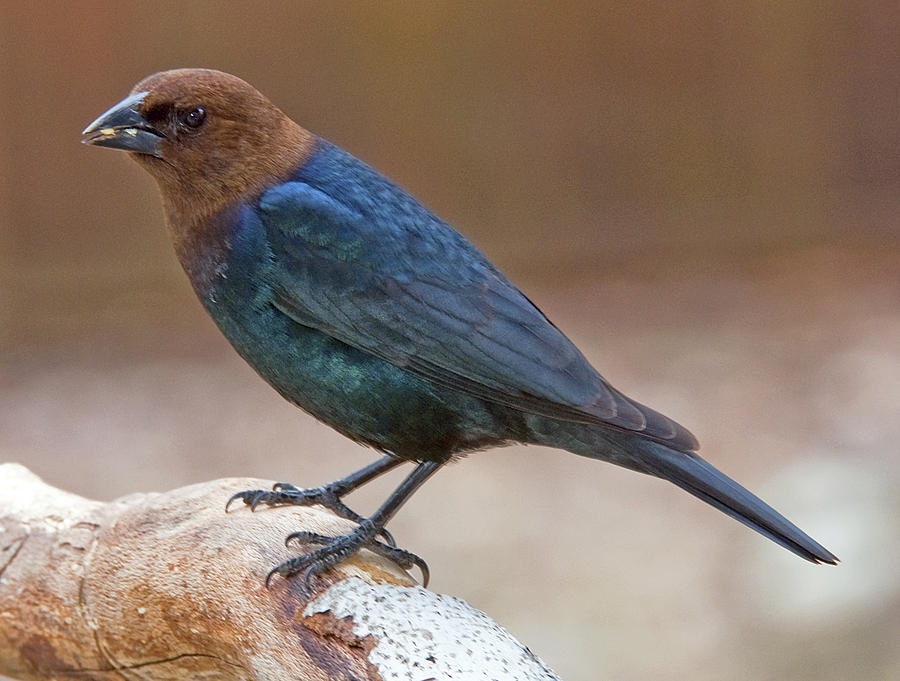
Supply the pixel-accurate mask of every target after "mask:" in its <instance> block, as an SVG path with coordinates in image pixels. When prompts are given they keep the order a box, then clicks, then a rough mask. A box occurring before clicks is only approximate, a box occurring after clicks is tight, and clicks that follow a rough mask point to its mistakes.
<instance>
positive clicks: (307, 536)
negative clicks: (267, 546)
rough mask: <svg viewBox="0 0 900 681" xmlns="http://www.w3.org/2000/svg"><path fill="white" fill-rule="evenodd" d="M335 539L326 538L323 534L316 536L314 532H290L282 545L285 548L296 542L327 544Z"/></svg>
mask: <svg viewBox="0 0 900 681" xmlns="http://www.w3.org/2000/svg"><path fill="white" fill-rule="evenodd" d="M334 539H335V537H326V536H325V535H324V534H317V533H315V532H306V531H304V530H301V531H299V532H291V533H290V534H289V535H288V536H287V537H285V538H284V545H285V546H287V545H288V544H290V543H291V542H292V541H297V542H300V543H302V544H328V543H330V542H331V541H333V540H334Z"/></svg>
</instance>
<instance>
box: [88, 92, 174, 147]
mask: <svg viewBox="0 0 900 681" xmlns="http://www.w3.org/2000/svg"><path fill="white" fill-rule="evenodd" d="M146 95H147V93H146V92H138V93H137V94H133V95H131V96H129V97H126V98H125V99H123V100H122V101H121V102H119V103H118V104H116V105H115V106H114V107H112V108H111V109H110V110H109V111H107V112H106V113H103V114H101V115H100V116H99V117H98V118H97V120H95V121H94V122H93V123H91V124H90V125H89V126H88V127H86V128H85V129H84V132H82V133H81V135H82V137H81V141H82V143H83V144H93V145H94V146H97V147H109V148H110V149H122V150H124V151H136V152H138V153H139V154H149V155H150V156H156V157H157V158H162V155H161V153H160V150H159V143H160V142H161V141H162V140H164V139H165V135H163V134H162V133H161V132H160V131H159V130H157V129H155V128H154V127H153V126H152V125H150V124H149V123H148V122H147V121H146V119H145V118H144V117H143V115H141V112H140V106H141V103H142V102H143V101H144V97H145V96H146Z"/></svg>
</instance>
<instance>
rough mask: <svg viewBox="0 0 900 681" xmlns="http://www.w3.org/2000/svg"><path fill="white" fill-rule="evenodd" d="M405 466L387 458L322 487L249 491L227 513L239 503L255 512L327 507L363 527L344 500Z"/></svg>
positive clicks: (237, 496)
mask: <svg viewBox="0 0 900 681" xmlns="http://www.w3.org/2000/svg"><path fill="white" fill-rule="evenodd" d="M401 463H404V461H403V459H398V458H397V457H394V456H383V457H382V458H380V459H378V461H375V462H373V463H371V464H369V465H368V466H366V467H365V468H361V469H360V470H358V471H356V472H355V473H351V474H350V475H348V476H347V477H344V478H341V479H340V480H335V481H334V482H331V483H328V484H327V485H323V486H322V487H311V488H309V489H300V488H298V487H295V486H294V485H291V484H289V483H287V482H276V483H275V485H273V487H272V489H271V490H266V489H253V490H245V491H243V492H238V493H237V494H235V495H234V496H232V497H231V498H230V499H229V500H228V503H227V504H225V510H226V511H227V510H228V508H229V507H230V506H231V504H232V503H233V502H235V501H237V500H238V499H240V500H241V501H243V502H244V503H245V504H246V505H247V506H249V507H250V508H251V509H252V510H254V511H255V510H256V507H257V506H259V505H260V504H264V505H266V506H316V505H318V506H324V507H325V508H327V509H329V510H330V511H332V512H333V513H334V514H335V515H338V516H340V517H341V518H346V519H347V520H352V521H353V522H355V523H361V522H362V521H363V520H365V518H363V516H361V515H359V513H357V512H356V511H354V510H353V509H351V508H350V507H349V506H347V505H346V504H345V503H344V502H343V501H341V497H343V496H344V495H346V494H349V493H350V492H352V491H353V490H355V489H357V488H358V487H362V486H363V485H365V484H366V483H367V482H369V481H370V480H374V479H375V478H377V477H378V476H379V475H382V474H383V473H387V472H388V471H389V470H392V469H394V468H396V467H397V466H399V465H400V464H401ZM381 534H382V536H384V538H385V539H386V540H387V542H388V543H389V544H390V545H391V546H394V539H393V537H391V535H390V533H388V532H387V530H384V531H382V532H381Z"/></svg>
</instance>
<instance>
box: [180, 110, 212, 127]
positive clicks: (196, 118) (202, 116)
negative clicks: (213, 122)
mask: <svg viewBox="0 0 900 681" xmlns="http://www.w3.org/2000/svg"><path fill="white" fill-rule="evenodd" d="M205 121H206V109H204V108H203V107H202V106H195V107H194V108H192V109H188V110H187V111H183V112H182V113H181V122H182V124H183V125H185V126H187V127H188V128H199V127H200V126H201V125H203V123H204V122H205Z"/></svg>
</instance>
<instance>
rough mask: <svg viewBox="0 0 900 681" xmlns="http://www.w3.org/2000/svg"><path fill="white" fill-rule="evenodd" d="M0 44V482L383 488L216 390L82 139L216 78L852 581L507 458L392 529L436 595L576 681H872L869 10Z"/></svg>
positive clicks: (196, 311) (899, 230)
mask: <svg viewBox="0 0 900 681" xmlns="http://www.w3.org/2000/svg"><path fill="white" fill-rule="evenodd" d="M0 11H2V16H0V57H2V59H0V95H2V96H0V114H2V116H0V120H2V124H0V178H2V185H0V192H2V193H0V459H2V460H15V461H20V462H22V463H24V464H25V465H27V466H29V467H30V468H31V469H32V470H34V471H35V472H36V473H38V474H40V475H41V476H43V477H44V478H45V479H46V480H47V481H48V482H50V483H52V484H54V485H57V486H61V487H64V488H66V489H69V490H71V491H74V492H78V493H81V494H84V495H87V496H92V497H96V498H100V499H111V498H113V497H116V496H119V495H123V494H128V493H130V492H135V491H147V490H159V489H168V488H172V487H175V486H179V485H184V484H188V483H191V482H196V481H200V480H206V479H212V478H217V477H223V476H241V475H246V476H258V477H269V478H273V479H284V480H289V481H291V482H294V483H297V484H301V485H314V484H318V483H321V482H324V481H327V480H331V479H334V478H336V477H339V476H341V475H343V474H345V473H347V472H349V471H351V470H354V469H356V468H358V467H360V466H362V465H364V464H365V463H367V462H368V461H370V460H371V458H372V457H373V456H374V453H373V452H369V451H366V450H364V449H361V448H359V447H357V446H356V445H354V444H352V443H350V442H349V441H346V440H344V439H343V438H341V437H340V436H338V435H336V434H335V433H333V432H332V431H330V430H329V429H328V428H327V427H325V426H323V425H320V424H318V423H316V422H314V421H313V420H312V419H311V418H309V417H307V416H306V415H304V414H302V413H300V412H299V411H297V410H296V409H294V408H293V407H291V406H290V405H288V404H286V403H285V402H283V401H282V400H281V398H280V397H278V395H277V394H276V393H275V392H274V391H272V390H271V389H270V388H268V387H267V386H266V385H265V384H264V383H262V381H261V380H259V379H258V378H257V377H256V376H255V375H254V374H253V373H252V371H251V370H250V369H249V368H248V367H247V366H246V365H244V364H243V363H242V362H241V360H240V359H239V358H238V357H237V356H236V355H235V354H234V352H233V351H232V350H231V349H230V348H229V347H228V345H227V343H226V342H225V340H224V339H223V338H222V337H221V336H220V335H219V333H218V331H217V330H216V329H215V328H214V327H213V325H212V322H211V321H209V320H208V319H207V318H206V317H205V315H204V314H203V312H202V310H201V308H200V306H199V304H198V303H197V302H196V301H195V300H194V298H193V294H192V293H191V292H190V290H189V287H188V285H187V282H186V280H185V278H184V276H183V274H181V272H180V271H179V270H178V266H177V264H176V263H175V260H174V257H173V256H172V254H171V252H170V248H169V246H168V244H167V243H166V242H165V236H164V233H163V229H162V227H161V215H160V209H159V206H158V200H157V198H156V195H155V189H154V188H153V186H152V182H151V181H150V179H149V178H148V177H146V176H145V175H144V174H143V173H142V172H141V171H140V170H139V169H138V168H136V167H135V166H134V164H132V163H130V162H129V161H128V159H127V158H125V157H124V155H121V154H115V153H112V152H108V151H103V150H97V149H88V148H83V147H81V146H79V145H78V143H77V140H78V132H79V131H80V130H81V128H83V127H84V125H85V124H87V123H88V122H89V121H90V120H91V119H92V118H93V117H94V116H96V115H97V114H99V113H100V112H101V111H102V110H104V109H105V108H107V107H108V106H109V105H111V104H113V103H115V102H116V101H118V99H119V98H120V97H121V96H123V95H124V94H125V93H126V92H127V91H128V89H129V88H130V86H131V84H132V83H133V82H135V81H136V80H138V79H139V78H140V77H142V76H143V75H146V73H149V72H151V71H154V70H158V69H161V68H169V67H174V66H182V65H206V66H216V67H219V68H223V69H226V70H231V71H234V72H236V73H238V74H239V75H242V76H244V77H245V78H247V79H248V80H249V81H251V82H252V83H254V84H256V85H257V86H258V87H260V89H262V90H263V91H264V92H266V93H267V94H269V95H270V96H271V97H272V98H273V99H274V100H275V101H276V102H277V103H279V104H280V105H281V106H282V107H283V108H284V109H285V110H287V111H288V112H289V113H290V114H291V115H293V116H294V117H295V118H297V119H298V120H300V121H301V122H303V123H304V124H306V125H308V126H309V127H310V128H313V129H314V130H316V131H317V132H319V133H321V134H323V135H325V136H327V137H329V138H331V139H333V140H334V141H336V142H338V143H339V144H341V145H343V146H345V147H346V148H348V149H350V150H351V151H353V152H354V153H357V154H358V155H360V156H362V157H363V158H365V159H366V160H368V161H370V162H372V163H373V164H375V165H376V166H377V167H379V168H381V169H382V170H384V171H385V172H387V173H388V174H390V175H391V176H392V177H393V178H394V179H396V180H397V181H398V182H400V183H401V184H403V185H404V186H406V187H407V188H409V189H410V190H412V191H413V193H414V194H416V195H417V196H419V197H420V198H422V199H423V200H424V201H425V202H426V203H427V204H429V205H430V206H431V207H432V208H434V209H435V210H436V212H438V213H439V214H441V215H443V216H445V217H446V218H448V219H449V220H451V221H452V222H453V223H454V224H456V225H457V226H458V227H459V228H460V229H461V230H462V231H464V232H465V233H466V234H467V235H469V236H471V237H472V238H473V240H474V241H475V242H476V243H477V244H479V245H480V246H482V247H483V249H484V250H485V251H486V252H487V253H488V255H489V256H490V257H491V258H492V259H493V260H494V261H495V262H497V263H498V264H499V265H500V266H501V268H503V269H504V270H505V271H506V272H507V274H508V275H510V277H511V278H512V279H513V280H514V281H515V282H516V283H518V284H519V285H520V286H521V287H522V288H523V289H524V290H525V291H526V292H527V293H528V294H529V296H530V297H531V298H532V299H533V300H534V301H535V302H536V303H537V304H538V305H539V306H540V307H541V308H542V309H543V310H544V311H545V312H546V313H547V314H548V315H549V316H550V317H551V319H553V320H554V322H556V323H557V325H559V326H560V327H561V328H562V329H563V330H565V331H566V332H567V333H568V334H569V335H570V336H571V337H572V339H573V340H574V341H575V342H576V343H577V344H578V345H579V347H581V348H582V350H583V351H584V353H585V354H586V355H587V356H588V358H590V359H591V360H592V361H593V362H594V363H595V365H596V366H597V367H598V368H599V369H600V370H601V371H602V372H603V374H604V375H605V376H606V377H607V378H608V379H610V380H611V381H612V382H613V383H614V384H615V385H616V386H617V387H619V388H621V389H623V390H624V391H625V392H626V393H628V394H629V395H631V396H633V397H635V398H636V399H639V400H640V401H642V402H644V403H647V404H650V405H652V406H654V407H656V408H658V409H660V410H661V411H663V412H665V413H666V414H668V415H671V416H673V417H675V418H676V419H678V420H679V421H680V422H682V423H684V424H685V425H687V426H688V427H690V428H691V430H692V431H693V432H694V433H695V434H697V435H698V437H699V438H700V440H701V442H702V444H703V449H702V453H703V454H704V455H705V456H706V457H707V458H709V459H710V460H711V461H713V462H714V463H715V464H716V465H718V466H720V467H721V468H722V469H723V470H725V471H726V472H728V473H730V474H732V475H733V476H734V477H736V478H737V479H738V480H740V481H741V482H742V483H744V484H745V485H746V486H748V487H750V488H751V489H752V490H754V491H755V492H757V493H759V494H760V495H761V496H763V497H764V498H765V499H767V500H768V501H769V502H771V503H772V504H773V505H774V506H776V507H777V508H778V509H779V510H781V511H783V512H784V513H785V514H786V515H787V516H788V517H790V518H791V519H792V520H794V521H796V522H797V523H798V524H799V525H801V526H802V527H803V528H804V529H806V530H807V531H808V532H809V533H810V534H812V535H813V536H814V537H816V538H817V539H819V540H820V541H821V542H822V543H824V544H825V545H826V546H827V547H828V548H829V549H831V550H832V551H834V552H835V553H837V554H838V555H839V556H840V557H841V558H842V560H843V562H842V563H841V565H840V566H838V567H824V566H818V567H817V566H812V565H808V564H806V563H804V562H803V561H801V560H800V559H798V558H796V557H794V556H792V555H791V554H789V553H787V552H786V551H784V550H783V549H780V548H779V547H777V546H775V545H774V544H772V543H771V542H768V541H766V540H764V539H762V538H760V537H759V536H757V535H755V534H754V533H752V532H750V531H749V530H747V529H745V528H743V527H742V526H740V525H738V524H737V523H735V522H733V521H732V520H730V519H728V518H726V517H724V516H722V515H721V514H719V513H718V512H716V511H714V510H713V509H711V508H709V507H707V506H706V505H704V504H702V503H700V502H697V501H696V500H694V499H692V498H691V497H689V496H688V495H686V494H685V493H683V492H681V491H680V490H678V489H675V488H674V487H672V486H668V485H665V484H663V483H661V482H658V481H656V480H653V479H651V478H647V477H643V476H639V475H637V474H634V473H631V472H628V471H624V470H619V469H615V468H613V467H611V466H608V465H603V464H601V463H598V462H595V461H590V460H585V459H579V458H577V457H575V456H571V455H568V454H565V453H563V452H558V451H553V450H544V449H540V448H527V449H526V448H520V447H511V448H508V449H505V450H496V451H492V452H486V453H479V454H477V455H473V456H472V457H471V458H469V459H468V460H466V461H464V462H462V463H460V464H457V465H453V466H450V467H448V468H447V469H446V470H445V471H443V472H442V473H441V474H439V475H438V476H436V478H435V479H434V480H433V481H431V482H429V483H428V485H427V486H426V487H425V488H424V489H423V490H422V491H421V492H420V493H418V494H417V495H416V496H415V497H414V498H413V500H412V501H411V502H410V503H409V504H408V505H407V507H405V508H404V509H403V510H402V511H401V513H400V514H399V516H398V517H397V518H396V520H395V521H394V522H393V523H392V524H391V530H392V531H393V532H394V534H395V536H396V537H397V539H398V541H400V542H401V543H402V544H403V545H404V546H406V547H408V548H410V549H411V550H414V551H416V552H417V553H419V554H421V555H423V556H424V557H426V558H427V560H428V562H429V564H430V565H431V568H432V573H433V576H434V577H433V582H432V587H433V588H434V589H436V590H438V591H442V592H446V593H451V594H454V595H458V596H461V597H463V598H465V599H467V600H468V601H469V602H471V603H472V604H473V605H475V606H476V607H478V608H480V609H483V610H485V611H486V612H488V613H489V614H490V615H492V616H493V617H494V618H495V619H497V620H498V621H499V622H501V623H502V624H504V625H505V626H507V627H508V628H509V629H510V631H511V632H512V633H513V634H515V635H516V636H517V637H518V638H519V639H520V640H522V641H523V642H524V643H526V644H527V645H529V646H530V647H531V648H532V649H533V650H534V651H535V652H536V653H538V654H539V655H540V656H541V657H543V658H544V659H545V661H546V662H547V663H548V664H550V665H551V666H552V667H553V668H555V669H556V670H557V671H558V672H559V673H560V675H561V677H562V678H563V679H566V680H567V681H596V680H597V679H620V680H626V681H628V680H634V681H647V680H651V681H653V680H659V681H663V680H666V681H668V680H671V679H675V678H691V679H695V680H696V681H706V680H710V681H712V680H713V679H716V680H720V679H731V680H735V681H742V680H744V679H746V680H748V681H749V680H750V679H753V680H755V681H758V680H769V679H771V680H772V681H774V680H776V679H778V680H779V681H781V680H794V679H796V680H801V679H804V680H805V679H811V678H816V679H824V680H826V681H845V680H846V679H850V678H852V679H854V681H866V680H869V679H871V680H873V681H874V680H876V679H877V680H882V679H889V678H897V677H900V645H898V642H900V456H898V442H900V409H898V405H900V224H898V217H897V216H898V214H900V211H898V209H900V143H898V138H900V133H898V130H900V128H898V127H897V126H896V120H897V117H896V111H897V108H898V104H900V87H898V85H900V82H898V81H900V59H898V56H900V50H898V46H897V42H896V32H895V30H894V29H892V28H891V26H893V27H894V28H896V24H897V22H896V20H897V18H898V17H897V16H896V14H897V12H896V9H895V8H893V7H892V6H890V5H887V4H886V5H884V6H881V5H880V4H879V3H874V2H871V3H865V2H864V3H861V4H860V3H852V4H851V3H832V4H831V5H829V6H828V7H827V8H823V7H822V6H821V5H819V4H817V3H809V4H802V3H800V4H797V5H792V6H791V7H769V6H765V7H763V6H760V7H753V6H752V5H749V4H748V5H746V6H741V7H740V8H736V7H733V6H731V4H730V3H717V2H712V3H696V4H687V5H685V6H683V7H681V8H676V7H675V6H674V5H673V6H672V7H671V8H670V7H668V6H664V5H662V4H660V6H659V7H653V6H651V7H647V8H631V9H627V10H625V9H621V8H620V7H619V6H618V5H617V4H611V5H610V6H608V7H607V6H603V5H597V4H596V3H571V4H569V5H560V6H557V5H554V6H553V8H552V9H551V8H549V7H548V8H547V9H535V8H533V7H529V8H525V7H523V6H521V5H520V4H518V3H514V4H509V5H504V4H502V3H491V4H489V5H485V6H481V7H479V8H478V9H476V8H475V6H463V5H461V4H456V3H439V2H433V3H427V4H421V5H420V4H417V3H409V4H402V3H401V4H377V5H366V6H363V5H358V4H356V3H272V4H271V5H267V6H266V7H265V8H262V9H260V8H256V9H254V10H253V11H249V10H244V9H242V8H239V6H237V5H233V6H232V5H229V6H226V5H219V4H207V3H202V2H201V3H188V4H185V3H166V2H161V3H156V4H155V5H154V8H153V10H152V11H150V12H148V11H145V9H140V8H138V7H135V8H133V9H125V8H122V9H117V10H115V11H112V10H111V9H110V8H109V7H103V6H99V5H98V6H95V5H88V4H84V5H81V4H79V3H71V4H66V5H65V6H63V5H58V6H52V5H46V6H42V7H39V6H30V5H22V6H21V7H19V6H16V7H12V6H7V7H3V8H2V10H0ZM396 478H397V476H395V477H394V478H392V479H391V480H389V481H384V482H378V483H373V485H372V486H371V489H368V488H367V489H364V490H362V491H361V492H359V493H358V494H357V495H356V497H354V498H353V501H354V505H356V506H358V507H359V509H360V510H364V511H367V510H370V509H372V508H374V507H375V506H376V505H377V503H378V502H379V501H380V500H381V499H382V498H383V497H384V496H385V495H386V494H387V492H388V490H389V488H390V484H392V483H393V482H395V481H396ZM223 502H224V500H223ZM276 512H277V511H276ZM268 567H269V566H260V571H261V574H262V573H263V572H264V571H265V570H266V569H267V568H268Z"/></svg>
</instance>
